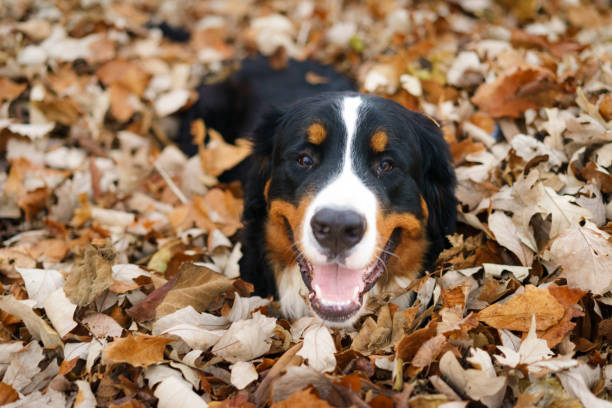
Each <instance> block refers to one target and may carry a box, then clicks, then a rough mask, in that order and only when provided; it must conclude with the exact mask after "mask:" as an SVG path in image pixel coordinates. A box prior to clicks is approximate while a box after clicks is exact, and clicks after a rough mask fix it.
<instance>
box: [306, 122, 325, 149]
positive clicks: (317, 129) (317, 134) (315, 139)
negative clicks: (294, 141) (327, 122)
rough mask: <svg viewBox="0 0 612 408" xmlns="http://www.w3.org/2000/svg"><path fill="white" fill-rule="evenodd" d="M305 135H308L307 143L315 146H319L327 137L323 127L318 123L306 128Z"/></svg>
mask: <svg viewBox="0 0 612 408" xmlns="http://www.w3.org/2000/svg"><path fill="white" fill-rule="evenodd" d="M306 133H307V134H308V141H309V142H310V143H312V144H315V145H320V144H321V143H323V141H324V140H325V138H326V137H327V131H326V130H325V127H323V125H322V124H320V123H319V122H315V123H313V124H312V125H310V126H308V129H307V130H306Z"/></svg>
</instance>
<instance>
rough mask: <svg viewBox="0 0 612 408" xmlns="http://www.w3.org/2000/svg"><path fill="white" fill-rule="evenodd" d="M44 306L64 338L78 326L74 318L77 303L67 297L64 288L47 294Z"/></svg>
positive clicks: (54, 325)
mask: <svg viewBox="0 0 612 408" xmlns="http://www.w3.org/2000/svg"><path fill="white" fill-rule="evenodd" d="M43 306H44V308H45V312H46V313H47V317H48V318H49V320H50V321H51V324H52V325H53V327H54V328H55V330H57V333H58V334H59V335H60V337H62V338H63V337H64V336H65V335H66V334H68V333H70V332H71V331H72V329H74V328H75V327H76V326H77V322H75V321H74V320H73V316H74V311H75V310H76V305H75V304H73V303H72V302H70V300H69V299H68V298H67V297H66V294H65V293H64V289H62V288H59V289H57V290H56V291H54V292H52V293H51V294H50V295H49V296H47V298H46V299H45V302H44V305H43Z"/></svg>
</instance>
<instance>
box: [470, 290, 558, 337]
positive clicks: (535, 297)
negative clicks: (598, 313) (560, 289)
mask: <svg viewBox="0 0 612 408" xmlns="http://www.w3.org/2000/svg"><path fill="white" fill-rule="evenodd" d="M564 314H565V309H564V307H563V306H562V305H561V304H560V303H559V302H558V301H557V299H555V297H554V296H553V295H551V293H550V292H549V291H548V290H547V289H539V288H536V287H535V286H533V285H526V286H525V293H521V294H520V295H516V296H515V297H513V298H512V299H510V300H509V301H508V302H506V303H505V304H503V305H500V304H499V303H496V304H494V305H491V306H489V307H487V308H486V309H484V310H482V311H481V312H480V313H479V314H478V320H480V321H481V322H485V323H486V324H488V325H489V326H492V327H494V328H496V329H509V330H518V331H522V332H527V331H529V327H530V326H531V316H532V315H535V317H536V328H537V330H546V329H548V328H549V327H551V326H553V325H555V324H556V323H558V322H559V321H560V320H561V318H562V317H563V315H564Z"/></svg>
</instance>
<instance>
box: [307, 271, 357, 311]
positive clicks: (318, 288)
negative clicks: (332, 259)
mask: <svg viewBox="0 0 612 408" xmlns="http://www.w3.org/2000/svg"><path fill="white" fill-rule="evenodd" d="M365 273H366V269H348V268H344V267H342V266H339V265H337V264H330V265H313V267H312V275H313V278H312V287H313V288H314V290H315V293H316V295H317V297H318V298H319V299H320V300H325V301H327V302H335V303H342V302H347V301H351V300H355V301H359V297H358V296H357V294H358V293H360V292H361V291H362V290H363V288H364V287H365V283H364V282H363V276H364V275H365ZM355 288H357V289H358V291H357V292H355Z"/></svg>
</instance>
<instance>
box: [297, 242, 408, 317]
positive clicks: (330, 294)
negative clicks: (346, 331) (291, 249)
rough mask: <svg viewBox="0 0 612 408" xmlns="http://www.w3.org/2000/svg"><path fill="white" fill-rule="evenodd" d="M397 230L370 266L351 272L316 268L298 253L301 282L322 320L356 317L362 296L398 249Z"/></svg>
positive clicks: (335, 267) (332, 266) (335, 266)
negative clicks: (302, 281)
mask: <svg viewBox="0 0 612 408" xmlns="http://www.w3.org/2000/svg"><path fill="white" fill-rule="evenodd" d="M398 235H399V234H397V233H396V232H395V231H394V233H393V234H391V237H390V238H389V240H388V241H387V243H386V245H385V247H384V249H383V251H382V252H381V253H380V255H379V256H378V257H377V259H376V261H375V262H374V263H372V264H371V265H369V266H367V267H365V268H362V269H350V268H346V267H344V266H341V265H339V264H335V263H334V264H327V265H315V264H313V263H311V262H310V261H308V260H307V259H306V257H304V256H303V255H302V254H301V253H298V257H297V259H298V263H299V265H300V272H301V274H302V279H303V280H304V283H305V284H306V287H307V288H308V290H309V294H308V300H309V301H310V305H311V307H312V309H313V310H314V311H315V313H317V314H318V315H319V316H320V317H321V318H322V319H324V320H327V321H332V322H339V323H340V322H343V321H346V320H348V319H350V318H351V317H353V316H355V314H357V313H358V312H359V310H360V309H361V306H362V305H363V296H364V294H365V293H366V292H368V291H369V290H370V289H372V288H373V287H374V285H375V284H376V282H377V281H378V278H380V277H381V276H382V274H383V272H384V270H385V268H386V265H387V262H388V260H389V257H390V255H391V254H392V253H393V250H394V249H395V248H396V246H397V242H396V239H395V238H396V237H397V236H398Z"/></svg>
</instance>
